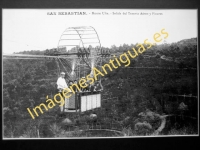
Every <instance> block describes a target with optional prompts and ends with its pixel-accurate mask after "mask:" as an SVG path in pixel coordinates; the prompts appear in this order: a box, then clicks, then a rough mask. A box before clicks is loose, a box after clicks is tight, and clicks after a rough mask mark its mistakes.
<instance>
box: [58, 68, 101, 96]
mask: <svg viewBox="0 0 200 150" xmlns="http://www.w3.org/2000/svg"><path fill="white" fill-rule="evenodd" d="M83 78H84V77H83ZM73 84H77V86H78V87H79V89H80V91H79V89H77V88H76V86H73V90H74V91H75V92H91V93H93V92H96V91H102V90H103V86H102V85H101V82H100V81H96V82H94V83H92V84H90V83H89V82H88V81H87V82H86V83H85V84H84V85H83V86H87V87H85V88H82V87H81V86H80V85H79V83H78V82H77V80H74V81H72V80H70V81H69V82H68V84H67V82H66V80H65V73H64V72H61V74H60V77H59V78H58V80H57V89H58V92H59V93H61V92H62V91H63V89H65V88H69V87H70V86H71V85H73ZM69 89H70V88H69Z"/></svg>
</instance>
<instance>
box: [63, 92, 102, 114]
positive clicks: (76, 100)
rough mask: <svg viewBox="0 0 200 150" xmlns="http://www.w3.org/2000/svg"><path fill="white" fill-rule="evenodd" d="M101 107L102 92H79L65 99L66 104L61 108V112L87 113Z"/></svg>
mask: <svg viewBox="0 0 200 150" xmlns="http://www.w3.org/2000/svg"><path fill="white" fill-rule="evenodd" d="M100 107H101V92H100V91H94V92H77V93H76V94H73V93H72V96H71V97H69V98H65V104H64V105H63V106H61V112H79V113H81V112H85V111H88V110H93V109H96V108H100Z"/></svg>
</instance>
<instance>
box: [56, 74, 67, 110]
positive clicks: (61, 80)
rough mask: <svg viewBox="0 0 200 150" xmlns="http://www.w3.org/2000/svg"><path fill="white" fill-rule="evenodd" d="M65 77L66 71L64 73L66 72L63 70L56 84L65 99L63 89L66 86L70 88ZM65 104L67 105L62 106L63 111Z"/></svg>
mask: <svg viewBox="0 0 200 150" xmlns="http://www.w3.org/2000/svg"><path fill="white" fill-rule="evenodd" d="M64 77H65V73H64V72H61V73H60V77H59V78H58V80H57V82H56V84H57V89H58V93H60V94H61V95H62V97H63V98H64V99H65V97H64V96H63V94H62V91H63V90H64V89H65V88H68V86H67V83H66V81H65V78H64ZM64 106H65V105H63V106H60V109H61V112H63V108H64Z"/></svg>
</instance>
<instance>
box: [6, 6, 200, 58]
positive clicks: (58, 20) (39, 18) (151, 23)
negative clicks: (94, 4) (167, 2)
mask: <svg viewBox="0 0 200 150" xmlns="http://www.w3.org/2000/svg"><path fill="white" fill-rule="evenodd" d="M61 12H66V15H61V14H60V13H61ZM69 12H84V13H82V14H85V15H67V13H69ZM141 13H142V14H141ZM143 13H145V15H144V14H143ZM51 14H54V15H51ZM2 17H3V18H2V21H3V23H2V24H3V26H2V27H3V28H2V30H3V32H2V33H3V34H2V50H3V54H11V53H13V52H20V51H24V50H45V49H50V48H56V47H57V46H58V41H59V39H60V36H61V35H62V33H63V32H64V30H66V29H67V28H69V27H78V26H92V27H94V28H95V30H96V31H97V33H98V36H99V39H100V42H101V45H102V46H103V47H111V46H112V45H116V46H120V45H123V44H124V43H125V44H136V43H143V41H144V40H145V39H149V41H152V40H153V35H154V34H155V33H160V32H161V30H162V29H165V31H166V32H167V33H168V37H167V39H166V42H167V43H172V42H178V41H180V40H182V39H189V38H194V37H197V33H198V32H197V27H198V25H197V10H196V9H3V13H2ZM161 43H162V42H161Z"/></svg>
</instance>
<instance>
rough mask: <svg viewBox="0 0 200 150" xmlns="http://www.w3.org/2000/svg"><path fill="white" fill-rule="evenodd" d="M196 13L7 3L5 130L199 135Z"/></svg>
mask: <svg viewBox="0 0 200 150" xmlns="http://www.w3.org/2000/svg"><path fill="white" fill-rule="evenodd" d="M197 13H198V9H125V8H124V9H113V8H112V9H111V8H110V9H105V8H104V9H103V8H102V9H86V8H85V9H74V8H73V9H61V8H59V9H51V8H49V9H47V8H44V9H41V8H40V9H39V8H37V9H33V8H32V9H24V8H18V9H17V8H3V9H2V123H3V126H2V134H3V140H10V139H14V140H15V139H25V140H29V139H102V138H103V139H106V138H143V137H145V138H155V137H174V136H176V137H177V136H199V120H198V118H199V97H198V95H199V89H198V88H199V85H198V82H199V77H198V70H199V66H198V62H199V60H198V57H197V56H198V50H197V48H198V46H197V43H198V39H197V35H198V18H197V17H198V16H197Z"/></svg>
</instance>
